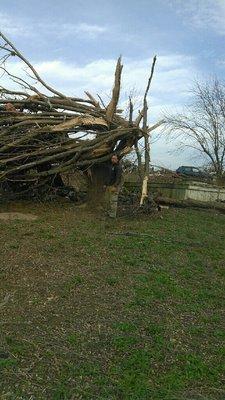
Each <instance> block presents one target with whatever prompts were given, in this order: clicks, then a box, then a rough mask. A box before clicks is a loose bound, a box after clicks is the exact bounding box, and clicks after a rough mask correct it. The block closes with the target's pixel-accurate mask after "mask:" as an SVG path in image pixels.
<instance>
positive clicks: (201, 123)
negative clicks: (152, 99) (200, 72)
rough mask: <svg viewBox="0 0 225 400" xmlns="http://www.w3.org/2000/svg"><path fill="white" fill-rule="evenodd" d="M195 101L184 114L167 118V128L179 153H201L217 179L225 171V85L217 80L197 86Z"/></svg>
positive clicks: (194, 88) (170, 115) (186, 108)
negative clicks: (175, 141)
mask: <svg viewBox="0 0 225 400" xmlns="http://www.w3.org/2000/svg"><path fill="white" fill-rule="evenodd" d="M191 94H192V95H193V101H192V103H191V104H190V105H188V106H186V107H185V109H184V111H183V112H182V113H177V114H174V115H172V114H168V115H166V116H165V118H164V120H165V124H166V127H167V128H168V131H169V134H170V135H171V137H173V138H174V136H175V137H176V138H178V139H179V143H180V149H181V150H184V149H185V148H187V147H188V148H191V149H193V151H197V152H200V153H201V155H202V156H203V157H204V158H206V159H207V160H208V161H209V163H210V164H211V165H212V166H213V169H214V171H215V173H216V175H217V176H218V177H221V176H222V174H223V172H224V167H225V158H224V157H225V85H224V84H223V83H222V82H220V81H219V80H218V79H214V80H212V81H211V82H206V83H199V82H197V83H195V85H194V87H193V88H192V90H191Z"/></svg>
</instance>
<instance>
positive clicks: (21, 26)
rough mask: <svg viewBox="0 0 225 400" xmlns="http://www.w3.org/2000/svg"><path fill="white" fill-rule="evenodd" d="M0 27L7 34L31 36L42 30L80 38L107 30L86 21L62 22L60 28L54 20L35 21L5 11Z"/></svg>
mask: <svg viewBox="0 0 225 400" xmlns="http://www.w3.org/2000/svg"><path fill="white" fill-rule="evenodd" d="M34 26H35V29H34ZM0 27H1V28H0V30H2V32H3V33H5V34H6V35H12V36H30V37H35V36H37V35H39V33H40V32H42V34H44V35H54V36H56V35H58V36H59V37H67V36H70V37H72V36H75V37H79V38H80V37H86V38H87V39H95V38H97V37H98V36H100V35H102V34H103V33H105V32H106V31H107V28H106V26H103V25H96V24H88V23H86V22H85V21H83V22H77V23H75V24H72V23H64V24H61V25H60V30H59V29H58V24H57V23H55V22H53V21H46V22H45V21H40V22H35V23H34V21H32V20H31V19H27V18H18V17H15V16H11V15H8V14H5V13H4V14H3V13H0Z"/></svg>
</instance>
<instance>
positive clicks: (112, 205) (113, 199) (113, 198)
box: [108, 191, 119, 218]
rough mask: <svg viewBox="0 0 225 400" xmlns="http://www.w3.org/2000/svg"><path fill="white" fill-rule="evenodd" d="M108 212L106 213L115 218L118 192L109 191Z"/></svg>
mask: <svg viewBox="0 0 225 400" xmlns="http://www.w3.org/2000/svg"><path fill="white" fill-rule="evenodd" d="M109 196H110V198H109V212H108V215H109V217H110V218H116V214H117V205H118V196H119V193H118V192H112V191H111V192H109Z"/></svg>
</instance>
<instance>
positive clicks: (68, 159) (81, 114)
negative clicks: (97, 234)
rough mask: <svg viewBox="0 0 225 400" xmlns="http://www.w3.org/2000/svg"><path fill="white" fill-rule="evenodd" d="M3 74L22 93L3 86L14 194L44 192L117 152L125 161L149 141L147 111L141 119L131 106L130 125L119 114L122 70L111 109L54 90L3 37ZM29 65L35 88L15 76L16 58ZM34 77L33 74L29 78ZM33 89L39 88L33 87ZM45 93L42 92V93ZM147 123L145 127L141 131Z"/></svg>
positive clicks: (1, 154)
mask: <svg viewBox="0 0 225 400" xmlns="http://www.w3.org/2000/svg"><path fill="white" fill-rule="evenodd" d="M0 50H1V52H2V57H1V66H0V69H1V72H2V76H4V78H5V77H6V76H7V77H8V78H10V80H11V81H12V82H13V83H14V84H15V87H16V88H18V85H19V90H18V89H16V90H10V89H7V88H5V87H3V86H1V85H0V185H1V187H7V188H9V187H10V189H11V190H13V191H14V192H16V191H18V190H23V191H28V192H29V191H30V190H31V188H40V187H42V186H43V185H46V184H47V183H49V182H51V183H53V182H54V180H55V179H57V177H58V175H59V174H61V173H64V172H66V171H69V170H75V169H76V170H81V171H87V170H88V168H90V167H91V166H93V165H96V164H99V163H104V162H106V161H107V160H109V159H110V157H111V155H112V153H113V152H117V153H118V154H119V155H120V156H121V157H122V156H123V155H125V154H127V153H128V152H129V151H130V150H131V149H132V147H133V146H134V145H135V144H137V141H138V140H139V139H141V138H142V137H144V136H145V135H148V133H149V131H150V130H152V129H154V127H151V128H149V127H148V126H147V124H146V118H147V106H146V93H145V105H144V107H143V110H142V111H140V112H139V115H138V117H137V118H136V119H134V118H133V106H132V103H131V102H130V113H129V119H125V118H124V117H123V116H122V115H121V112H122V111H121V110H119V109H118V101H119V95H120V82H121V72H122V67H123V66H122V64H121V59H120V58H119V59H118V61H117V65H116V70H115V80H114V87H113V90H112V97H111V100H110V102H109V103H108V104H107V105H104V104H103V102H102V101H101V98H98V99H96V98H94V97H93V96H92V94H90V93H89V92H85V94H86V98H84V99H83V98H76V97H68V96H65V95H64V94H63V93H61V92H59V91H57V90H56V89H54V88H52V87H51V86H49V85H48V84H47V83H46V82H45V81H44V80H43V79H42V78H41V77H40V75H39V74H38V72H37V71H36V69H35V68H34V67H33V65H32V64H30V62H29V61H28V60H27V59H26V58H25V57H24V56H23V55H22V54H21V53H20V52H19V51H18V50H17V48H16V47H15V46H14V45H13V43H11V42H10V41H9V40H8V38H6V37H5V36H4V35H3V34H2V33H0ZM15 57H16V58H18V60H19V61H20V62H22V63H24V64H25V66H26V68H27V74H29V78H32V79H33V81H34V84H31V83H29V82H30V80H31V79H29V80H26V79H24V78H22V77H19V76H16V75H14V74H12V72H10V69H9V68H8V67H7V66H8V62H9V61H10V60H11V59H12V58H13V59H15ZM28 71H29V72H28ZM32 83H33V82H32ZM40 88H41V89H40ZM143 119H144V121H145V122H144V126H142V127H140V124H141V122H142V120H143Z"/></svg>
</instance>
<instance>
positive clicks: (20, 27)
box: [0, 13, 29, 36]
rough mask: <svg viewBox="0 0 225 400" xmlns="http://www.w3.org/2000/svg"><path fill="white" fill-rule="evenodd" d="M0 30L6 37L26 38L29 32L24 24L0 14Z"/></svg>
mask: <svg viewBox="0 0 225 400" xmlns="http://www.w3.org/2000/svg"><path fill="white" fill-rule="evenodd" d="M0 30H1V31H2V32H3V33H5V34H6V35H12V36H14V35H15V36H28V35H29V30H28V29H27V27H26V25H25V24H22V23H21V22H20V21H17V20H16V19H15V18H14V17H11V16H9V15H7V14H3V13H0Z"/></svg>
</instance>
